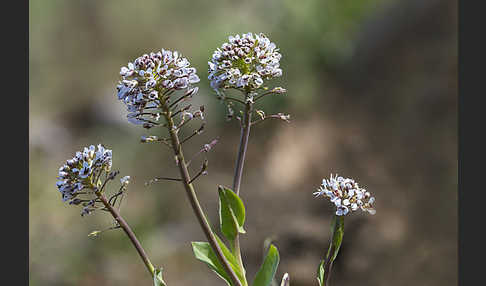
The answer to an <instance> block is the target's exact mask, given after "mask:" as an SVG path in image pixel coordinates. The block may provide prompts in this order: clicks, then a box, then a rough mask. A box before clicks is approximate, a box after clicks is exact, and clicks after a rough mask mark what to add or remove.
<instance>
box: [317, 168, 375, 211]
mask: <svg viewBox="0 0 486 286" xmlns="http://www.w3.org/2000/svg"><path fill="white" fill-rule="evenodd" d="M313 194H314V195H315V196H316V197H319V196H324V195H325V196H326V197H328V198H329V200H330V201H331V202H332V203H333V204H334V205H335V206H336V215H339V216H341V215H346V214H347V213H348V212H349V211H350V210H351V211H356V210H358V209H360V208H361V210H363V211H365V212H368V213H370V214H372V215H373V214H375V213H376V210H375V209H374V208H373V203H374V202H375V198H374V197H372V196H371V194H370V192H368V191H366V190H365V189H362V188H360V187H359V186H358V183H356V182H355V181H354V180H352V179H349V178H343V177H341V176H338V175H335V176H333V175H332V174H331V176H330V177H329V179H323V180H322V184H321V186H320V187H319V189H318V191H317V192H314V193H313Z"/></svg>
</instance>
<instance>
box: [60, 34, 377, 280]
mask: <svg viewBox="0 0 486 286" xmlns="http://www.w3.org/2000/svg"><path fill="white" fill-rule="evenodd" d="M281 58H282V55H281V53H280V50H279V49H278V47H277V45H276V44H275V43H273V42H271V41H270V39H269V38H268V37H267V36H265V35H264V34H263V33H259V34H253V33H246V34H243V35H234V36H229V38H228V42H225V43H223V44H222V45H221V46H220V47H219V48H217V49H216V50H215V51H214V52H213V54H212V57H211V59H210V61H209V62H208V65H209V67H208V79H209V80H210V85H211V87H212V89H213V90H214V92H215V93H216V95H217V98H218V99H220V100H222V101H223V102H224V103H226V105H227V107H228V111H229V113H228V118H230V119H231V118H236V119H237V120H238V121H239V122H240V132H241V137H240V142H239V146H238V149H237V155H236V162H235V168H234V177H233V182H232V185H231V187H228V186H225V185H223V184H220V185H218V186H217V193H218V200H219V231H218V232H216V231H215V230H214V229H212V227H211V225H210V223H209V220H208V218H207V216H206V214H205V212H204V210H203V208H202V206H201V204H200V203H199V200H198V197H197V192H196V184H195V183H196V180H197V179H198V178H199V177H200V176H203V175H207V174H208V166H209V162H208V159H207V158H206V157H205V154H207V153H208V152H210V151H211V150H212V149H213V148H214V147H215V146H216V144H217V143H218V139H217V138H214V139H212V140H211V141H209V142H205V143H203V144H201V145H200V146H201V147H200V149H199V151H198V152H196V153H195V154H192V155H191V156H190V157H186V155H185V153H184V146H185V145H186V144H188V142H189V141H192V140H194V139H195V138H196V136H197V135H200V134H201V133H202V132H203V131H204V128H205V125H206V122H205V115H204V112H205V108H204V106H198V107H193V106H192V104H191V99H192V98H193V96H196V95H197V93H198V87H197V86H196V84H198V83H199V81H200V80H199V76H198V75H197V70H196V68H195V67H192V66H191V64H190V62H189V60H188V59H187V58H185V57H183V56H182V54H181V53H179V52H178V51H171V50H165V49H162V50H160V51H155V52H150V53H147V54H143V55H142V56H140V57H138V58H136V59H135V60H133V61H132V62H128V64H127V66H123V67H122V68H121V69H120V76H121V78H120V81H119V82H118V85H117V86H116V89H117V98H118V100H120V101H122V102H123V103H124V104H125V106H126V109H127V114H126V116H127V119H128V122H130V123H132V124H134V125H139V126H142V127H143V128H145V129H147V132H149V131H150V132H151V134H147V135H146V136H142V137H141V138H140V142H141V143H145V144H148V143H152V144H159V143H160V145H161V146H164V147H168V148H169V149H170V150H172V152H173V156H174V157H173V158H174V159H175V160H174V163H175V165H176V167H177V169H178V170H179V177H167V176H165V175H164V174H161V176H159V177H156V178H152V179H149V180H148V181H147V182H146V185H152V184H155V183H159V182H163V181H176V182H179V183H180V184H181V185H182V187H183V188H184V190H185V192H186V196H187V198H188V201H189V203H190V205H191V207H192V210H193V212H194V214H195V217H196V219H197V221H198V222H199V224H200V226H201V230H202V231H203V233H204V234H205V237H206V239H207V241H200V242H192V250H193V252H194V255H195V257H196V259H198V260H200V261H202V262H204V263H205V264H206V265H207V266H208V267H209V268H210V269H211V270H212V271H214V272H215V273H216V274H217V275H218V276H219V277H221V278H222V279H223V280H224V281H225V282H226V283H227V284H228V285H230V286H248V285H252V286H269V285H270V284H272V285H274V284H276V281H275V273H276V270H277V267H278V264H279V260H280V257H279V253H278V249H277V247H276V246H275V245H274V244H272V243H266V244H265V245H266V247H265V256H264V260H263V263H262V265H261V266H260V268H259V270H258V272H257V273H256V275H255V277H253V279H252V281H251V283H249V280H248V278H247V275H246V270H245V266H244V262H243V259H242V253H241V248H240V236H241V235H244V234H246V230H245V218H246V210H245V205H244V203H243V201H242V199H241V198H240V195H239V194H240V191H241V190H240V189H241V188H240V186H241V179H242V175H243V166H244V162H245V157H246V152H247V146H248V141H249V136H250V129H251V127H252V126H254V125H256V124H260V123H262V122H263V121H265V120H266V119H270V118H274V119H280V120H283V121H286V122H289V120H290V116H289V115H286V114H284V113H281V112H279V113H276V114H271V115H266V113H265V112H264V111H263V110H259V109H258V104H259V101H260V100H261V99H262V98H264V97H266V96H269V95H279V94H284V93H286V89H284V88H283V87H279V86H277V87H272V86H271V85H270V82H271V80H272V79H274V78H278V77H280V76H281V75H282V69H281V68H280V59H281ZM228 90H235V91H237V92H238V95H237V96H236V97H235V96H228V95H226V92H227V91H228ZM237 107H238V108H239V110H238V112H239V113H238V115H236V116H235V112H234V110H235V108H237ZM255 118H256V119H255ZM191 121H199V122H200V126H199V127H198V128H196V129H193V130H190V132H189V133H188V132H181V131H182V130H184V129H188V128H189V127H188V126H190V125H188V123H189V122H191ZM157 127H158V128H157ZM183 134H189V135H185V136H184V135H183ZM187 158H189V159H187ZM197 162H199V163H197ZM190 164H200V166H201V167H200V169H199V171H198V172H196V173H194V174H192V173H191V172H190V170H189V168H188V167H189V165H190ZM111 169H112V151H111V150H108V149H106V148H105V147H104V146H103V145H101V144H100V145H98V146H97V147H95V146H89V147H86V148H84V149H83V151H82V152H81V151H80V152H77V153H76V156H75V157H74V158H73V159H70V160H68V161H67V162H66V164H64V165H63V166H61V168H60V169H59V176H58V180H59V181H58V182H57V187H58V190H59V191H60V192H61V196H62V200H63V201H65V202H68V203H69V204H71V205H82V206H83V208H82V212H81V214H82V215H83V216H84V215H86V214H90V213H92V212H94V211H96V210H101V211H106V212H108V213H110V214H111V215H112V216H113V218H114V219H115V225H114V227H111V228H109V229H118V228H121V229H123V230H124V231H125V233H126V234H127V235H128V237H129V238H130V240H131V242H132V244H133V245H134V247H135V248H136V250H137V251H138V253H139V255H140V257H141V259H142V261H143V263H144V264H145V266H146V268H147V270H148V271H149V273H150V275H151V278H152V279H153V283H154V285H166V283H165V281H164V279H163V277H162V268H160V267H154V266H153V265H152V263H151V262H150V260H149V259H148V256H147V254H146V252H145V250H144V249H143V248H142V246H141V244H140V242H139V241H138V239H137V238H136V236H135V234H134V232H133V231H132V230H131V228H130V227H129V225H128V224H127V223H126V221H125V220H124V219H123V218H122V217H121V215H120V204H121V199H122V198H123V195H124V194H125V193H126V190H127V186H128V184H129V182H130V176H125V177H123V178H121V179H120V187H119V188H118V190H117V191H115V192H111V194H110V195H108V194H109V193H110V192H109V191H108V183H109V181H113V180H114V179H115V177H116V176H117V175H118V173H119V172H118V171H112V170H111ZM215 189H216V188H215ZM314 195H315V196H316V197H320V196H322V197H328V198H329V199H330V200H331V202H332V203H334V205H335V206H336V213H335V215H334V216H333V220H332V228H331V229H332V238H331V245H330V248H329V250H328V253H327V256H326V258H325V259H324V260H322V261H321V264H320V266H319V270H318V281H319V285H321V286H322V285H329V284H328V282H327V281H328V277H329V273H330V268H331V265H332V262H333V261H334V259H335V258H336V256H337V252H338V250H339V247H340V244H341V240H342V234H343V225H344V223H343V219H344V216H345V215H347V214H348V213H349V212H352V211H356V210H358V209H361V210H363V211H366V212H369V213H371V214H374V212H375V211H374V209H373V208H372V204H373V201H374V198H373V197H371V196H370V194H369V192H367V191H366V190H364V189H362V188H360V187H359V186H358V184H357V183H356V182H355V181H354V180H352V179H344V178H342V177H338V176H337V175H336V176H334V177H333V176H332V175H331V177H330V178H329V179H328V180H326V179H324V180H323V181H322V185H321V187H320V188H319V189H318V191H317V192H315V193H314ZM117 202H118V207H116V203H117ZM101 232H102V231H95V232H93V233H91V234H90V235H92V236H96V235H99V234H100V233H101ZM289 283H290V279H289V275H288V273H285V274H284V276H283V278H282V281H281V285H282V286H288V285H289Z"/></svg>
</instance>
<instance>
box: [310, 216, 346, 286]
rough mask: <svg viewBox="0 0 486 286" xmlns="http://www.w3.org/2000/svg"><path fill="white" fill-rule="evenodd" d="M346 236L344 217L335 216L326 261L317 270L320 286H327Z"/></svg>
mask: <svg viewBox="0 0 486 286" xmlns="http://www.w3.org/2000/svg"><path fill="white" fill-rule="evenodd" d="M343 236H344V217H343V216H337V215H335V216H333V218H332V221H331V242H330V244H329V249H328V250H327V254H326V259H324V260H322V261H321V263H320V264H319V267H318V269H317V280H318V281H319V285H320V286H325V285H326V281H327V280H328V279H329V276H330V272H331V266H332V263H333V262H334V260H335V259H336V257H337V255H338V253H339V249H340V248H341V243H342V242H343Z"/></svg>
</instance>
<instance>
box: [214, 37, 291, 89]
mask: <svg viewBox="0 0 486 286" xmlns="http://www.w3.org/2000/svg"><path fill="white" fill-rule="evenodd" d="M228 40H229V42H227V43H224V44H223V45H221V47H220V48H218V49H217V50H216V51H214V53H213V56H212V59H211V61H210V62H208V64H209V77H208V79H209V80H210V81H211V87H212V88H214V89H219V88H223V89H228V88H236V89H244V90H247V91H248V90H250V91H251V90H256V89H258V88H260V87H262V85H263V83H264V81H265V80H268V79H271V78H275V77H280V76H281V75H282V69H280V59H281V58H282V55H281V54H280V52H279V49H278V48H277V46H276V45H275V44H274V43H272V42H270V40H269V39H268V38H267V37H266V36H265V35H264V34H263V33H260V34H252V33H246V34H243V35H242V36H240V35H236V36H229V38H228Z"/></svg>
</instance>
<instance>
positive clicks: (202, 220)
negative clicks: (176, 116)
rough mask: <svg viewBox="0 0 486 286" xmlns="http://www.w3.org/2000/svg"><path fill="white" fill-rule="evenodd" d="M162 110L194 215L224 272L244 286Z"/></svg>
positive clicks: (171, 120)
mask: <svg viewBox="0 0 486 286" xmlns="http://www.w3.org/2000/svg"><path fill="white" fill-rule="evenodd" d="M162 108H163V109H164V111H165V112H166V113H165V115H164V116H165V119H166V120H167V123H168V126H167V129H168V130H169V133H170V137H171V141H172V147H173V149H174V154H175V155H176V157H177V162H178V166H179V171H180V173H181V177H182V184H183V185H184V189H185V190H186V194H187V197H188V199H189V202H190V203H191V207H192V209H193V210H194V214H195V215H196V217H197V219H198V221H199V224H200V225H201V228H202V230H203V232H204V234H205V235H206V238H207V239H208V242H209V244H210V245H211V247H212V249H213V251H214V252H215V254H216V256H217V257H218V259H219V261H220V262H221V264H222V265H223V267H224V270H225V271H226V273H228V275H229V277H230V279H231V281H232V282H233V284H234V285H237V286H242V284H241V282H240V280H239V279H238V277H237V276H236V274H235V272H234V271H233V269H232V268H231V266H230V264H229V262H228V260H227V259H226V257H225V256H224V255H223V251H222V250H221V248H220V247H219V244H218V242H217V240H216V237H215V235H214V233H213V231H212V230H211V227H210V225H209V222H208V219H207V218H206V215H205V214H204V212H203V210H202V207H201V205H200V204H199V201H198V199H197V196H196V192H195V191H194V186H193V185H192V183H191V178H190V176H189V171H188V170H187V165H186V161H185V159H184V155H183V152H182V145H181V143H180V141H179V137H178V135H177V131H176V129H175V128H174V121H173V119H172V116H171V112H170V110H169V108H168V106H167V104H166V103H164V104H163V105H162Z"/></svg>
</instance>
